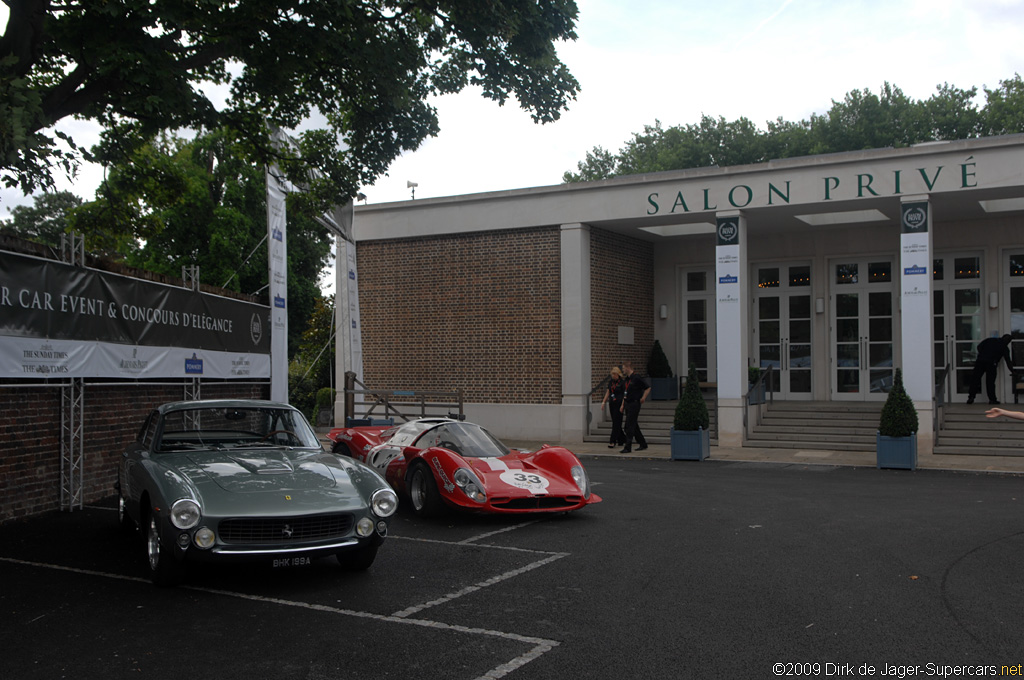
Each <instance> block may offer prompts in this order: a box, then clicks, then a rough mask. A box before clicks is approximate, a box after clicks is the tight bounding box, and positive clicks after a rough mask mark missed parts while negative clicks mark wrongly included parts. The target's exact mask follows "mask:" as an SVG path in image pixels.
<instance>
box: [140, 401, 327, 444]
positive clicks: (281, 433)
mask: <svg viewBox="0 0 1024 680" xmlns="http://www.w3.org/2000/svg"><path fill="white" fill-rule="evenodd" d="M274 446H287V447H298V448H320V441H319V439H318V438H317V436H316V433H314V432H313V430H312V428H310V427H309V424H308V423H307V422H306V419H305V418H304V417H303V416H302V414H301V413H299V412H298V411H296V410H294V409H283V408H271V407H247V406H231V407H227V408H194V409H180V410H175V411H170V412H168V413H166V414H164V418H163V423H162V424H161V428H160V440H159V442H158V443H157V445H156V447H155V450H156V451H187V450H194V449H208V448H246V447H253V448H263V447H274Z"/></svg>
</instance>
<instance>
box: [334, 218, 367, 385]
mask: <svg viewBox="0 0 1024 680" xmlns="http://www.w3.org/2000/svg"><path fill="white" fill-rule="evenodd" d="M337 243H338V256H337V260H336V262H337V267H338V275H337V282H338V285H337V295H336V297H335V307H336V309H337V325H338V342H337V352H338V375H339V376H341V377H344V375H345V373H346V372H347V371H352V372H353V373H355V374H356V378H357V379H358V380H359V381H360V382H361V381H362V379H363V341H362V330H361V329H360V327H359V285H358V283H359V282H358V274H357V272H358V269H357V268H356V244H355V243H353V242H351V241H346V240H345V239H343V238H340V237H339V238H338V239H337ZM338 384H339V385H343V384H344V381H343V380H340V379H339V381H338Z"/></svg>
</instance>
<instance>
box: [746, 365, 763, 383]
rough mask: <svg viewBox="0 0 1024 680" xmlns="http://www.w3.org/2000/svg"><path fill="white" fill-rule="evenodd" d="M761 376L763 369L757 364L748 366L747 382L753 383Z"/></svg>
mask: <svg viewBox="0 0 1024 680" xmlns="http://www.w3.org/2000/svg"><path fill="white" fill-rule="evenodd" d="M760 377H761V369H760V368H759V367H757V366H748V367H747V382H749V383H750V384H751V385H753V384H754V383H756V382H757V379H758V378H760Z"/></svg>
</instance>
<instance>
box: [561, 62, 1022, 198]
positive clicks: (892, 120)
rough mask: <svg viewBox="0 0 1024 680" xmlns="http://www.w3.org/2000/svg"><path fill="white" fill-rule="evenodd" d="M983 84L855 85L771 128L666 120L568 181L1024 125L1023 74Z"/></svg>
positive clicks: (597, 157)
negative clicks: (926, 90)
mask: <svg viewBox="0 0 1024 680" xmlns="http://www.w3.org/2000/svg"><path fill="white" fill-rule="evenodd" d="M977 93H978V90H977V88H973V87H972V88H970V89H967V90H963V89H960V88H957V87H953V86H951V85H949V84H948V83H944V84H943V85H940V86H938V87H937V88H936V92H935V94H933V95H932V96H931V97H930V98H928V99H925V100H920V101H915V100H913V99H911V98H910V97H908V96H907V95H905V94H904V93H903V91H902V90H900V89H899V88H898V87H895V86H894V85H891V84H889V83H884V84H883V86H882V88H881V90H880V92H879V94H877V95H876V94H874V93H872V92H870V91H868V90H853V91H851V92H849V93H847V95H846V96H845V97H844V98H843V99H842V101H834V100H833V102H832V106H831V108H830V109H829V110H828V111H827V112H826V113H824V114H813V115H811V117H810V119H809V120H803V121H800V122H790V121H786V120H783V119H782V118H778V119H776V120H774V121H768V122H767V124H766V127H765V129H764V130H762V129H759V128H758V127H757V126H756V125H755V124H754V123H752V122H751V121H750V120H748V119H746V118H740V119H738V120H735V121H727V120H725V118H722V117H718V118H714V117H712V116H707V115H704V116H702V117H701V120H700V122H699V123H697V124H695V125H680V126H673V127H668V128H665V127H663V126H662V124H661V121H657V120H656V121H655V123H654V125H645V126H644V129H643V132H639V133H634V134H633V137H632V139H630V140H628V141H627V142H626V143H625V144H624V145H623V147H622V148H621V149H620V150H619V152H618V153H615V154H613V153H611V152H609V151H607V150H605V149H604V148H602V147H594V149H593V151H590V152H587V155H586V158H585V159H584V160H583V161H580V162H579V163H578V164H577V166H576V172H572V171H567V172H565V173H564V174H563V175H562V181H563V182H586V181H593V180H600V179H608V178H610V177H616V176H618V175H637V174H644V173H651V172H664V171H666V170H683V169H687V168H703V167H709V166H716V165H717V166H722V167H724V166H732V165H746V164H750V163H764V162H767V161H770V160H772V159H774V158H793V157H797V156H809V155H815V154H829V153H839V152H843V151H858V150H861V149H878V148H885V147H905V146H909V145H911V144H917V143H920V142H930V141H938V140H954V139H970V138H973V137H979V136H982V135H1005V134H1014V133H1021V132H1024V82H1022V81H1021V77H1020V75H1019V74H1018V75H1015V76H1014V78H1012V79H1010V80H1004V81H1001V82H1000V86H999V87H998V88H996V89H994V90H989V89H985V96H986V99H987V103H986V106H985V108H984V109H983V110H981V111H979V110H978V109H977V107H976V106H975V104H974V103H973V100H974V98H975V95H977Z"/></svg>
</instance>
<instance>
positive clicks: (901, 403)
mask: <svg viewBox="0 0 1024 680" xmlns="http://www.w3.org/2000/svg"><path fill="white" fill-rule="evenodd" d="M915 432H917V409H916V408H914V402H913V401H912V400H911V399H910V395H909V394H907V391H906V390H905V389H903V373H902V372H901V371H900V369H898V368H897V369H896V375H895V377H894V378H893V381H892V389H891V390H889V396H888V397H886V400H885V406H883V407H882V417H881V419H880V421H879V423H878V433H879V434H880V435H882V436H883V437H909V436H910V435H911V434H913V433H915Z"/></svg>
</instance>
